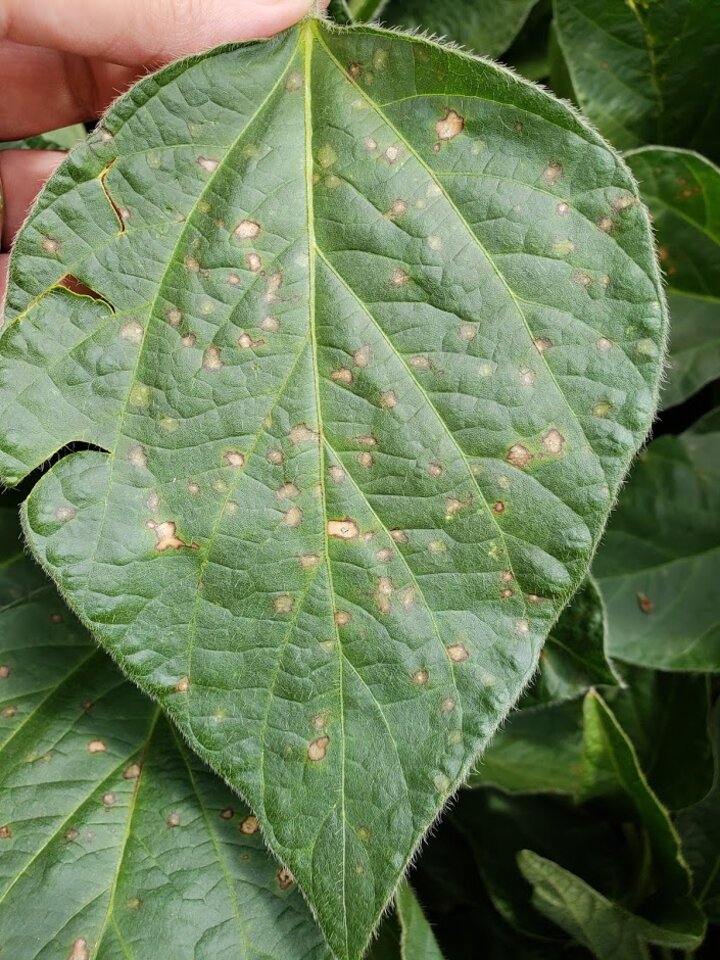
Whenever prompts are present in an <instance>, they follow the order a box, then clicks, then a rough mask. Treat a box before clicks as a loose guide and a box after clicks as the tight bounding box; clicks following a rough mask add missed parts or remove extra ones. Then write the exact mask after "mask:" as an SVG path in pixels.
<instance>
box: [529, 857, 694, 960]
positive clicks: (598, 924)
mask: <svg viewBox="0 0 720 960" xmlns="http://www.w3.org/2000/svg"><path fill="white" fill-rule="evenodd" d="M518 864H519V866H520V870H521V871H522V874H523V876H524V877H525V879H526V880H527V881H528V883H531V884H532V887H533V896H532V902H533V904H534V905H535V907H536V908H537V909H538V910H539V911H540V912H541V913H542V914H544V915H545V916H546V917H548V919H550V920H553V921H554V922H555V923H556V924H557V925H558V926H559V927H562V929H563V930H565V931H567V933H569V934H570V935H571V936H572V937H574V938H575V939H576V940H577V941H578V943H581V944H582V945H583V946H585V947H587V949H588V950H590V952H591V953H592V955H593V956H594V957H597V958H598V960H648V953H647V949H646V946H645V944H646V943H654V944H658V945H660V946H667V947H678V948H680V949H683V948H689V949H692V948H693V947H695V946H697V945H698V942H699V940H698V937H697V936H696V935H694V934H684V933H682V932H681V931H677V932H676V931H671V930H666V929H665V928H663V927H659V926H657V925H655V924H652V923H649V922H648V921H646V920H643V919H641V918H640V917H637V916H635V915H633V914H632V913H630V912H629V911H628V910H626V909H625V908H624V907H622V906H620V905H619V904H617V903H613V902H612V901H611V900H608V899H607V898H606V897H604V896H603V895H602V894H601V893H598V891H597V890H595V889H594V888H593V887H591V886H590V885H589V884H587V883H585V881H584V880H581V879H580V877H578V876H576V875H575V874H573V873H571V872H570V871H569V870H565V869H564V868H563V867H561V866H559V865H558V864H557V863H553V861H552V860H547V859H545V858H544V857H540V856H538V854H536V853H533V852H532V851H531V850H523V851H522V852H521V853H520V854H519V856H518Z"/></svg>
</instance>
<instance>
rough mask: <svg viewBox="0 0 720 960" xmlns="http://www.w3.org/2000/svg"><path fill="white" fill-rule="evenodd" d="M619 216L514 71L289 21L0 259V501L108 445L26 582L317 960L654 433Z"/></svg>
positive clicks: (645, 354)
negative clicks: (228, 800)
mask: <svg viewBox="0 0 720 960" xmlns="http://www.w3.org/2000/svg"><path fill="white" fill-rule="evenodd" d="M510 158H512V161H513V162H512V176H511V177H509V176H508V170H509V160H510ZM634 190H635V188H634V184H633V182H632V180H631V179H630V177H629V175H628V174H627V172H626V170H625V168H624V166H623V164H622V163H621V162H620V160H619V159H618V157H617V156H616V155H615V154H613V153H612V152H611V151H610V150H609V149H608V148H607V146H606V145H604V143H603V142H602V141H600V140H599V139H598V137H597V136H596V134H594V133H593V132H592V131H590V130H589V129H587V128H586V127H585V125H584V124H583V122H582V121H581V120H580V119H578V118H577V117H576V116H574V115H573V114H572V113H570V112H569V111H568V109H567V108H566V107H565V106H564V105H562V104H560V103H558V102H557V101H555V100H553V99H552V98H550V97H549V96H547V95H546V94H545V93H543V92H542V91H540V90H539V89H537V88H534V87H532V86H531V85H529V84H527V83H524V82H522V81H519V80H518V79H517V78H515V77H513V76H512V75H510V74H508V73H507V72H506V71H503V70H502V69H500V68H498V67H496V66H494V65H492V64H489V63H486V62H482V61H478V60H475V59H473V58H470V57H467V56H463V55H461V54H458V53H456V52H453V51H449V50H446V49H444V48H442V47H440V46H438V45H436V44H432V43H428V42H425V41H421V40H419V39H417V38H415V39H413V38H409V37H402V36H398V35H395V34H391V33H387V32H384V31H382V30H377V29H372V28H367V27H365V28H353V29H338V28H335V29H331V28H330V27H329V26H328V25H327V24H325V23H322V22H320V21H312V20H311V21H306V22H305V23H303V24H302V25H300V26H299V27H297V28H295V29H293V30H291V31H289V32H287V33H285V34H283V35H281V36H279V37H278V38H276V39H274V40H272V41H269V42H259V43H254V44H246V45H244V46H240V47H238V46H229V47H224V48H220V49H218V50H216V51H213V52H210V53H208V54H204V55H203V56H200V57H197V58H193V59H191V60H189V61H186V62H184V63H179V64H175V65H172V66H170V67H168V68H166V69H165V70H163V71H161V72H160V73H159V74H157V75H155V76H152V77H148V78H146V79H144V80H142V81H141V82H140V84H139V85H138V86H136V87H135V88H134V89H133V90H132V91H131V92H130V93H129V94H128V95H127V96H126V97H124V98H123V99H121V100H120V101H118V103H117V104H116V105H115V106H114V107H113V109H112V110H111V112H110V113H109V114H108V116H107V117H106V118H105V119H104V121H103V126H102V128H101V129H99V130H98V131H97V133H96V134H95V135H94V136H93V137H92V138H91V139H90V140H89V141H88V143H87V144H86V145H84V146H82V147H80V148H78V149H77V150H75V151H74V152H73V153H72V154H71V156H70V157H69V159H68V160H67V161H66V162H65V164H64V165H63V167H61V168H60V170H59V171H58V173H57V174H56V175H55V176H54V177H53V179H52V180H51V181H50V183H49V184H48V186H47V187H46V189H45V191H44V193H43V194H42V196H41V198H40V200H39V203H38V205H37V206H36V208H35V210H34V212H33V215H32V217H31V219H30V220H29V221H28V223H27V224H26V226H25V228H24V230H23V233H22V235H21V237H20V239H19V241H18V244H17V246H16V249H15V253H14V255H13V260H12V264H11V283H10V288H9V294H8V304H9V308H8V321H9V322H8V323H7V324H6V328H5V330H4V333H3V337H2V341H0V350H1V351H2V355H3V356H2V370H1V372H0V384H2V389H1V392H0V400H1V402H2V406H3V416H2V420H1V421H0V471H1V472H2V474H3V476H4V478H5V479H6V480H7V481H9V482H11V483H16V482H17V481H18V480H20V479H21V478H22V477H23V476H25V475H27V474H28V473H29V472H30V471H31V470H32V469H33V468H34V467H35V466H37V465H38V464H40V463H42V462H44V461H45V460H46V459H47V458H48V457H49V456H51V455H53V454H55V453H56V452H57V451H58V450H61V449H62V448H64V447H65V446H66V445H67V444H68V443H71V442H74V441H83V442H84V443H86V444H88V445H90V446H97V447H100V448H103V449H102V450H93V449H91V450H85V451H83V452H77V453H74V454H72V455H70V456H66V457H64V458H61V459H60V460H59V462H58V463H56V464H54V465H53V466H52V468H51V469H50V470H49V471H48V472H47V473H46V474H45V475H44V476H43V478H42V479H41V480H40V481H39V483H38V484H37V485H36V486H35V488H34V490H33V492H32V494H31V495H30V497H29V499H28V501H27V503H26V504H25V507H24V522H25V526H26V531H27V535H28V538H29V542H30V544H31V546H32V549H33V550H34V551H35V553H36V554H37V556H38V557H39V558H40V560H41V562H42V563H43V564H44V566H45V567H46V568H47V569H48V570H49V571H51V573H52V574H53V576H54V577H55V578H56V579H57V581H58V582H59V583H60V584H61V586H62V589H63V591H64V592H65V594H66V595H67V597H68V599H69V602H70V603H71V604H72V605H73V607H74V608H75V609H76V610H77V611H78V613H79V615H80V616H81V618H82V619H83V620H84V622H85V623H86V624H87V625H89V626H90V627H91V629H92V630H93V631H94V632H95V633H96V635H97V636H98V638H99V639H100V640H101V641H102V642H103V644H104V645H105V646H106V647H107V648H108V649H109V650H111V651H112V653H113V655H114V656H115V657H116V658H117V659H118V661H119V662H120V663H121V665H122V666H123V668H124V669H125V670H126V671H127V672H128V674H129V675H130V676H131V677H132V678H133V679H134V680H135V681H136V682H137V683H138V684H139V685H140V686H141V688H142V689H143V690H144V691H146V692H147V693H149V694H151V695H152V696H153V697H154V698H156V699H157V700H158V701H159V702H160V703H161V704H162V705H163V706H164V707H165V709H166V710H167V711H168V713H169V714H170V715H171V716H172V718H173V719H174V720H175V721H176V723H177V724H178V725H179V726H180V728H181V730H182V731H183V733H184V734H185V736H186V737H187V738H188V741H189V742H190V744H191V746H192V747H193V748H194V749H195V750H196V751H197V752H198V753H199V755H200V756H201V757H203V758H204V759H206V760H207V761H208V762H209V763H210V764H211V765H212V766H213V767H214V768H215V769H217V770H219V771H220V772H221V773H222V774H223V776H225V777H226V778H227V779H228V780H229V781H230V782H231V783H232V785H233V786H235V787H236V789H238V790H239V791H241V792H242V793H243V795H244V796H246V797H247V798H248V800H249V802H250V803H251V805H252V807H253V809H254V810H255V812H256V814H257V816H258V818H259V820H260V822H261V824H262V826H263V828H264V831H265V835H266V837H267V838H268V842H269V844H270V846H271V847H272V849H273V850H274V851H275V852H276V853H277V854H278V856H279V857H280V858H281V859H282V860H283V862H285V863H287V864H288V865H289V867H290V868H291V869H292V871H293V873H294V874H295V875H296V876H297V877H298V881H299V883H300V884H301V886H302V887H303V889H304V892H305V893H306V895H307V897H308V900H309V901H310V903H311V904H312V906H313V907H314V909H315V910H316V911H317V915H318V917H319V921H320V923H321V925H322V927H323V929H324V931H325V932H326V934H327V936H328V939H329V941H330V944H331V946H332V948H333V949H334V951H335V952H336V953H337V955H338V956H340V957H343V958H346V957H353V958H354V957H357V956H359V954H360V953H361V952H362V950H363V949H364V947H365V945H366V943H367V940H368V938H369V935H370V932H371V930H372V929H373V927H374V926H375V924H376V922H377V920H378V918H379V917H380V916H381V914H382V912H383V909H384V907H385V905H386V902H387V900H388V899H389V897H390V896H391V894H392V891H393V890H394V888H395V886H396V883H397V880H398V878H399V876H400V875H401V873H402V871H403V869H404V867H405V865H406V864H407V862H408V860H409V858H410V857H411V855H412V853H413V851H414V850H415V848H416V846H417V844H418V842H419V840H420V838H421V837H422V835H423V833H424V832H425V830H426V829H427V827H428V826H429V824H430V823H431V822H432V821H433V819H434V818H435V816H436V815H437V813H438V811H439V810H440V808H441V806H442V804H443V803H444V802H445V800H446V799H447V798H448V796H449V795H450V794H451V793H452V792H453V791H454V790H455V789H456V788H457V787H458V785H459V784H460V783H461V782H462V781H463V779H464V778H465V775H466V773H467V771H468V769H469V768H470V766H471V764H472V762H473V760H474V758H475V756H476V755H477V752H478V750H479V749H480V748H481V747H482V746H483V745H484V744H485V743H486V742H487V741H488V739H489V738H490V736H491V735H492V733H493V732H494V730H495V728H496V727H497V725H498V723H499V721H500V719H501V718H502V717H504V716H505V714H506V713H507V711H508V709H509V708H510V706H511V705H512V703H513V702H514V700H515V699H516V697H517V696H518V694H519V692H520V690H521V689H522V688H523V686H524V684H525V682H526V681H527V679H528V678H529V677H530V675H531V674H532V672H533V671H534V669H535V665H536V662H537V656H538V652H539V648H540V646H541V643H542V641H543V639H544V636H545V634H546V633H547V630H548V628H549V626H550V625H551V624H552V623H553V622H554V620H555V618H556V616H557V614H558V612H559V611H560V609H561V607H562V605H563V604H564V602H565V600H566V598H567V597H568V596H569V595H570V594H571V593H572V592H573V590H574V589H575V588H576V586H577V585H578V584H579V582H580V581H581V580H582V578H583V577H584V576H585V573H586V571H587V565H588V560H589V557H590V556H591V553H592V551H593V549H594V545H595V543H596V541H597V539H598V537H599V536H600V533H601V531H602V528H603V525H604V522H605V519H606V516H607V513H608V511H609V508H610V504H611V503H612V501H613V497H614V495H615V491H616V490H617V488H618V485H619V483H620V481H621V479H622V476H623V474H624V472H625V470H626V468H627V466H628V463H629V461H630V459H631V457H632V455H633V453H634V451H635V449H636V447H637V445H638V444H639V442H640V441H641V439H642V438H643V436H644V434H645V432H646V430H647V428H648V424H649V422H650V418H651V416H652V413H653V408H654V404H655V398H656V393H657V382H658V374H659V369H660V365H661V362H662V344H663V338H664V325H665V321H664V316H663V310H662V305H661V302H660V291H659V279H658V274H657V270H656V265H655V261H654V256H653V250H652V247H651V243H650V235H649V229H648V221H647V217H646V213H645V211H644V210H643V208H642V207H641V205H640V204H639V203H638V202H637V197H636V194H635V192H634ZM603 216H608V217H612V218H613V223H614V230H613V233H612V235H610V234H608V233H607V232H606V231H605V230H603V229H598V226H597V221H598V219H599V218H602V217H603ZM570 238H572V239H570ZM558 244H559V246H558ZM68 275H71V276H72V277H74V278H77V279H78V280H79V281H81V282H82V283H84V284H85V285H86V286H87V287H88V288H89V289H90V290H91V291H93V292H94V294H93V296H89V295H88V296H80V295H78V294H77V293H74V292H72V291H69V290H66V289H64V288H63V287H62V286H59V285H58V283H59V281H60V280H61V279H62V278H63V277H67V276H68ZM104 451H107V452H104Z"/></svg>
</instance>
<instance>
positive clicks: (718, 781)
mask: <svg viewBox="0 0 720 960" xmlns="http://www.w3.org/2000/svg"><path fill="white" fill-rule="evenodd" d="M712 726H713V740H714V744H715V779H714V781H713V784H712V787H711V788H710V790H709V792H708V794H707V796H706V797H704V798H703V799H702V800H701V801H700V802H699V803H696V804H694V805H693V806H691V807H688V809H687V810H681V811H680V813H679V814H678V819H677V827H678V831H679V833H680V836H681V838H682V846H683V853H684V854H685V857H686V858H687V861H688V863H689V864H690V869H691V870H692V875H693V888H694V891H695V896H696V897H697V898H698V900H699V902H700V903H701V904H702V906H703V908H704V910H705V913H706V914H707V916H708V919H709V920H710V921H711V922H712V923H720V707H718V706H716V707H715V711H714V714H713V720H712Z"/></svg>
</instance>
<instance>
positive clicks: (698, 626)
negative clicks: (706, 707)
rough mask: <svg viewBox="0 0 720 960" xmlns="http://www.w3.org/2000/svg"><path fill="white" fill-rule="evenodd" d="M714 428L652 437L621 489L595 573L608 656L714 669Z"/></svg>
mask: <svg viewBox="0 0 720 960" xmlns="http://www.w3.org/2000/svg"><path fill="white" fill-rule="evenodd" d="M719 481H720V433H718V432H709V433H703V434H696V433H694V432H692V431H687V432H686V433H684V434H682V435H680V436H678V437H674V436H664V437H660V438H659V439H658V440H654V441H653V442H652V443H651V444H650V446H649V447H648V449H647V451H646V452H645V453H644V454H643V455H642V457H641V458H640V459H639V461H638V462H637V464H636V465H635V469H634V470H633V472H632V474H631V476H630V480H629V482H628V483H627V485H626V486H625V488H624V489H623V493H622V496H621V498H620V502H619V504H618V508H617V510H616V511H615V513H614V515H613V518H612V521H611V522H610V525H609V527H608V530H607V532H606V534H605V538H604V540H603V543H602V544H601V546H600V549H599V551H598V553H597V556H596V558H595V562H594V566H593V571H594V574H595V577H596V579H597V581H598V583H599V585H600V590H601V592H602V595H603V598H604V600H605V605H606V609H607V614H608V639H609V650H610V653H611V655H612V656H615V657H619V658H620V659H622V660H627V661H629V662H630V663H637V664H640V665H643V666H648V667H655V668H659V669H664V670H704V671H717V670H718V669H719V668H720V616H719V614H718V606H717V603H716V597H715V585H716V584H717V583H718V578H719V577H720V548H719V547H718V543H719V542H720V483H719Z"/></svg>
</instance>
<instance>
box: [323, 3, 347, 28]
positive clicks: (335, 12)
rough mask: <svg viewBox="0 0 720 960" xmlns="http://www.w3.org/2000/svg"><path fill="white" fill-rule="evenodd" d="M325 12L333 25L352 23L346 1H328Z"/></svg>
mask: <svg viewBox="0 0 720 960" xmlns="http://www.w3.org/2000/svg"><path fill="white" fill-rule="evenodd" d="M327 12H328V14H329V16H331V17H332V19H333V20H334V21H335V23H339V24H348V23H352V21H353V17H352V14H351V13H350V7H349V6H348V3H347V0H330V3H329V4H328V8H327Z"/></svg>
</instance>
